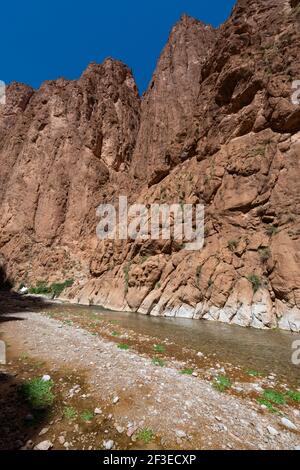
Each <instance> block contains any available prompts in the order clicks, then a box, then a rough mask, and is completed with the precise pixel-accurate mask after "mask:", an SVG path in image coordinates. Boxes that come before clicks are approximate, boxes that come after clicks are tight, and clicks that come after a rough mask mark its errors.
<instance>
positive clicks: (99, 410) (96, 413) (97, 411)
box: [94, 408, 102, 415]
mask: <svg viewBox="0 0 300 470" xmlns="http://www.w3.org/2000/svg"><path fill="white" fill-rule="evenodd" d="M94 414H95V415H102V410H101V408H95V410H94Z"/></svg>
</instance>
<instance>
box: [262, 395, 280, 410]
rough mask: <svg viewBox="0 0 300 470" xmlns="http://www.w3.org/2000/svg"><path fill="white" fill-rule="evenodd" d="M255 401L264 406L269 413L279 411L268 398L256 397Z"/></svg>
mask: <svg viewBox="0 0 300 470" xmlns="http://www.w3.org/2000/svg"><path fill="white" fill-rule="evenodd" d="M257 402H258V403H259V404H260V405H263V406H265V407H266V408H267V409H268V411H270V412H271V413H279V410H278V409H277V408H275V407H274V406H273V404H272V403H271V402H270V401H269V400H266V399H265V398H257Z"/></svg>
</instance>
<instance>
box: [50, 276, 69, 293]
mask: <svg viewBox="0 0 300 470" xmlns="http://www.w3.org/2000/svg"><path fill="white" fill-rule="evenodd" d="M73 284H74V279H67V280H66V281H65V282H56V283H54V284H51V286H50V290H51V293H52V294H53V296H54V297H59V296H60V295H61V294H62V293H63V291H64V290H65V289H67V288H68V287H72V285H73Z"/></svg>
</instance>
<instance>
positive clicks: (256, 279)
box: [247, 274, 262, 293]
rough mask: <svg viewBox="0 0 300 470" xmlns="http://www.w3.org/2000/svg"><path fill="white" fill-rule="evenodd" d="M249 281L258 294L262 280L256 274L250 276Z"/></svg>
mask: <svg viewBox="0 0 300 470" xmlns="http://www.w3.org/2000/svg"><path fill="white" fill-rule="evenodd" d="M247 279H248V281H249V282H251V284H252V289H253V292H254V293H255V292H257V291H258V290H259V289H260V288H261V286H262V282H261V279H260V277H259V276H257V275H256V274H250V276H248V277H247Z"/></svg>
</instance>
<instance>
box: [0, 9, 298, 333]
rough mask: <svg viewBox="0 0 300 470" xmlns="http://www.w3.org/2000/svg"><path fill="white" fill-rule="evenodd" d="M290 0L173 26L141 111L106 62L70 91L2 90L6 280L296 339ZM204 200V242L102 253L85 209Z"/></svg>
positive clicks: (48, 87)
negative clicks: (123, 202) (280, 331)
mask: <svg viewBox="0 0 300 470" xmlns="http://www.w3.org/2000/svg"><path fill="white" fill-rule="evenodd" d="M299 24H300V3H299V1H298V0H291V1H288V0H285V1H283V0H272V1H271V0H263V1H262V0H260V1H258V0H252V1H246V0H239V1H238V2H237V5H236V7H235V8H234V11H233V13H232V15H231V17H230V19H229V20H228V21H227V22H226V23H225V24H224V25H223V26H221V27H220V29H219V30H218V31H214V30H213V29H212V28H211V27H208V26H205V25H203V24H202V23H200V22H198V21H196V20H194V19H191V18H189V17H183V18H182V19H181V21H180V22H179V23H178V24H177V25H176V26H175V27H174V29H173V31H172V32H171V35H170V39H169V42H168V44H167V46H166V48H165V50H164V51H163V53H162V56H161V58H160V60H159V62H158V66H157V70H156V72H155V74H154V77H153V80H152V82H151V84H150V87H149V90H148V91H147V93H146V95H145V96H144V97H143V99H142V100H141V101H140V99H139V97H138V94H137V91H136V87H135V84H134V79H133V77H132V76H131V74H130V72H129V70H128V69H127V67H125V66H123V65H122V64H120V63H118V62H115V61H112V60H107V61H106V62H105V63H104V64H103V65H91V66H90V67H89V68H88V69H87V71H86V72H85V73H84V74H83V76H82V77H81V78H80V79H79V80H78V81H76V82H67V81H64V80H58V81H56V82H46V83H45V84H44V85H43V86H42V87H41V89H40V90H38V91H33V90H32V89H30V88H29V87H25V86H23V85H17V84H13V85H11V86H10V87H9V90H8V103H7V106H5V107H4V108H3V107H2V108H1V109H0V113H1V114H0V159H1V171H0V179H1V185H0V197H1V221H0V224H1V235H0V251H1V254H2V255H3V256H4V257H5V260H6V262H7V270H8V273H9V275H10V277H13V278H14V279H15V281H16V282H20V281H23V282H24V281H25V282H26V283H30V284H32V283H34V282H35V281H36V280H38V279H47V280H49V281H50V280H62V279H65V278H67V277H74V279H75V284H74V286H73V287H72V288H71V289H69V291H68V292H67V295H68V297H69V298H70V299H72V300H74V301H79V302H82V303H94V304H99V305H103V306H106V307H110V308H114V309H126V310H134V311H139V312H140V313H143V314H152V315H165V316H180V317H182V316H183V317H188V318H195V319H200V318H204V319H208V320H215V321H222V322H228V323H234V324H238V325H242V326H253V327H256V328H273V327H277V326H279V327H280V328H284V329H291V330H300V238H299V237H300V199H299V195H298V193H299V177H300V163H299V162H300V159H299V155H300V104H297V103H295V102H293V101H292V98H291V97H292V93H293V89H292V84H293V81H294V80H300V60H299V56H300V55H299V51H300V34H299V31H300V28H299ZM125 194H127V195H129V197H130V200H131V201H139V202H143V203H149V204H150V203H152V202H161V203H172V202H179V201H180V202H185V203H203V204H204V205H205V207H206V223H205V235H206V241H205V247H204V249H203V250H201V251H199V252H190V251H187V250H185V249H184V246H183V245H180V244H178V243H176V242H175V241H164V242H163V241H154V240H150V241H147V242H144V243H142V242H140V241H132V240H128V241H126V242H118V241H116V242H99V241H98V240H97V238H96V234H95V228H96V224H97V219H96V216H95V211H96V207H97V205H98V204H99V203H101V202H108V201H109V202H110V201H115V200H116V198H117V197H118V196H119V195H125Z"/></svg>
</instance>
